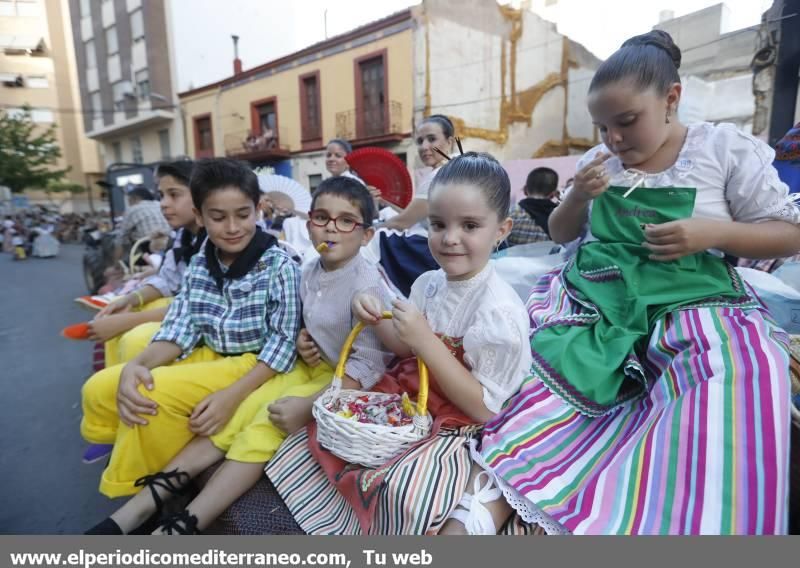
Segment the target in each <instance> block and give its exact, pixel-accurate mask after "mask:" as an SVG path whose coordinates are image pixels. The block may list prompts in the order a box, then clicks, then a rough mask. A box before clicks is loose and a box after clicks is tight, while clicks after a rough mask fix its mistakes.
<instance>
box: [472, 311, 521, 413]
mask: <svg viewBox="0 0 800 568" xmlns="http://www.w3.org/2000/svg"><path fill="white" fill-rule="evenodd" d="M528 325H529V324H528V316H527V313H525V311H524V309H517V310H514V309H512V308H511V307H510V306H498V307H496V308H492V309H490V310H486V312H484V313H480V314H479V315H478V317H477V318H476V320H475V322H474V323H473V325H471V326H470V328H469V329H468V330H467V333H466V334H465V335H464V361H465V362H466V363H467V365H469V366H470V368H471V369H472V374H473V376H474V377H475V378H476V379H478V381H479V382H480V383H481V385H482V386H483V402H484V404H485V405H486V408H488V409H489V410H491V411H492V412H499V411H500V408H501V407H502V406H503V403H505V401H506V400H508V398H509V397H511V395H513V394H514V393H515V392H516V391H517V390H518V389H519V386H520V385H521V384H522V380H523V379H524V378H525V373H526V372H527V371H528V369H530V357H531V355H530V347H529V346H528V332H529V328H528Z"/></svg>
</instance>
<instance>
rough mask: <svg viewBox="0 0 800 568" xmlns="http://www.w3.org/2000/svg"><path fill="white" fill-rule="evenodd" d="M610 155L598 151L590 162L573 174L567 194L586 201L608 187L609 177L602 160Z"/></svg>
mask: <svg viewBox="0 0 800 568" xmlns="http://www.w3.org/2000/svg"><path fill="white" fill-rule="evenodd" d="M610 157H611V154H606V153H605V152H598V153H597V155H596V156H595V157H594V159H593V160H592V161H591V162H589V163H588V164H586V165H585V166H583V168H581V170H580V171H579V172H578V173H577V174H575V180H574V181H573V183H572V189H571V190H570V192H569V194H568V195H570V196H572V197H573V198H575V199H578V200H579V201H582V202H588V201H591V200H592V199H594V198H596V197H597V196H599V195H600V194H602V193H604V192H605V190H606V189H608V183H609V181H610V178H609V177H608V172H606V168H605V167H604V166H603V162H605V161H606V160H607V159H609V158H610Z"/></svg>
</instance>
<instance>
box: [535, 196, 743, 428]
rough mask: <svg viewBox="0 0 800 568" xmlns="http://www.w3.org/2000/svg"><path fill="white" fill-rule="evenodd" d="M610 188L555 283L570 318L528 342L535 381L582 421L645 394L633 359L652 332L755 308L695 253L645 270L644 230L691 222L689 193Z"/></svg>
mask: <svg viewBox="0 0 800 568" xmlns="http://www.w3.org/2000/svg"><path fill="white" fill-rule="evenodd" d="M627 190H628V188H626V187H616V186H612V187H610V188H609V189H608V190H607V191H606V192H605V193H603V194H602V195H600V196H599V197H598V198H596V199H595V200H594V202H593V204H592V213H591V231H592V234H593V235H594V236H595V237H596V238H597V239H598V240H597V241H591V242H587V243H584V244H583V245H582V246H581V247H580V248H579V249H578V252H577V254H576V256H575V258H574V259H573V260H572V261H571V262H569V263H568V264H567V265H566V266H565V267H564V270H563V271H562V273H561V276H560V277H561V281H562V284H563V285H564V286H565V288H566V290H567V293H568V294H569V295H570V296H571V297H572V299H573V300H575V301H577V302H578V303H580V304H581V305H582V309H580V310H579V313H578V314H572V315H571V316H569V317H567V318H565V319H564V320H563V321H559V320H556V321H553V322H551V323H549V324H548V325H546V326H543V327H542V328H540V329H538V330H536V331H535V332H534V333H533V336H532V338H531V349H532V352H533V357H534V364H533V365H534V366H533V369H534V371H536V372H537V374H538V375H539V376H540V377H541V378H542V380H543V381H544V382H545V384H547V385H548V386H549V387H550V389H551V390H553V391H554V392H556V393H558V394H559V395H560V396H562V397H563V398H564V399H565V400H567V402H569V403H570V404H572V405H573V406H574V407H575V408H577V409H578V410H579V411H581V412H583V413H584V414H588V415H590V416H599V415H602V414H605V413H606V412H608V411H609V410H610V409H612V408H613V407H614V406H616V405H618V404H621V403H622V402H624V401H625V400H628V399H630V398H632V397H634V396H638V395H640V394H642V393H643V392H644V391H645V390H646V389H647V382H646V379H645V373H644V368H643V366H642V364H641V363H640V356H639V354H643V353H644V351H645V350H646V349H647V344H648V339H649V336H650V333H651V331H652V329H653V326H654V325H655V323H656V322H657V321H658V320H659V319H660V318H662V317H664V316H665V315H666V314H667V313H669V312H672V311H674V310H677V309H688V308H690V307H701V306H712V305H713V306H738V307H755V306H756V305H757V304H756V303H755V302H754V301H753V300H751V298H750V297H749V296H748V295H747V293H746V291H745V287H744V285H743V283H742V281H741V279H740V278H739V276H738V274H737V273H736V271H735V270H734V269H733V268H732V267H731V266H729V265H728V264H727V263H726V262H725V261H724V260H723V259H721V258H719V257H716V256H714V255H712V254H710V253H708V252H701V253H697V254H693V255H689V256H685V257H682V258H680V259H677V260H674V261H668V262H662V261H656V260H651V259H650V258H649V256H650V255H651V254H652V252H651V251H650V249H648V248H646V247H644V246H643V245H642V243H643V242H644V241H645V240H646V239H645V235H644V227H643V225H644V224H661V223H666V222H669V221H675V220H678V219H685V218H688V217H691V215H692V212H693V210H694V203H695V194H696V190H695V189H693V188H674V187H669V188H639V189H637V190H636V191H634V192H633V193H631V194H630V195H629V196H628V197H627V198H625V197H623V194H624V193H625V192H626V191H627Z"/></svg>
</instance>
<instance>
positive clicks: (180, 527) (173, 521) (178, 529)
mask: <svg viewBox="0 0 800 568" xmlns="http://www.w3.org/2000/svg"><path fill="white" fill-rule="evenodd" d="M159 528H160V529H161V530H162V531H163V532H164V533H165V534H170V535H175V534H179V535H189V534H200V531H199V530H197V517H195V516H194V515H192V514H191V513H190V512H189V511H187V510H186V509H184V510H183V511H180V512H179V513H175V514H173V515H170V516H168V517H166V518H165V519H164V520H163V521H161V525H160V527H159Z"/></svg>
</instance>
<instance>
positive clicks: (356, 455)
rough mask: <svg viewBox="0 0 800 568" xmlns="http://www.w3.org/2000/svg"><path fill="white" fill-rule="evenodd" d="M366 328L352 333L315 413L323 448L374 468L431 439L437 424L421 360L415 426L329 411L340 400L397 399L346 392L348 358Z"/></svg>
mask: <svg viewBox="0 0 800 568" xmlns="http://www.w3.org/2000/svg"><path fill="white" fill-rule="evenodd" d="M391 317H392V314H391V313H390V312H384V313H383V318H384V319H390V318H391ZM363 327H364V326H363V324H362V323H360V322H359V323H358V324H356V326H355V327H354V328H353V331H351V332H350V335H349V336H348V338H347V341H345V343H344V346H343V347H342V352H341V354H340V355H339V364H338V365H337V366H336V371H335V373H334V375H333V381H332V382H331V386H330V388H329V389H328V390H327V391H326V392H325V393H324V394H323V395H322V396H321V397H319V398H318V399H317V400H316V401H315V402H314V408H313V413H314V418H315V419H316V421H317V440H318V441H319V443H320V444H321V445H322V447H324V448H326V449H327V450H329V451H330V452H331V453H332V454H334V455H335V456H337V457H339V458H341V459H343V460H345V461H347V462H350V463H357V464H361V465H363V466H366V467H373V468H374V467H380V466H382V465H383V464H385V463H386V462H387V461H389V460H391V459H392V458H394V457H395V456H397V455H399V454H400V453H402V452H403V451H404V450H405V449H407V448H408V447H409V446H411V445H413V444H415V443H417V442H419V441H420V440H421V439H422V438H424V437H425V436H427V435H428V433H429V432H430V430H431V424H432V422H433V421H432V419H431V416H430V414H429V413H428V408H427V406H428V368H427V367H426V366H425V363H423V362H422V361H421V360H419V359H418V364H419V383H420V386H419V395H418V396H417V409H416V415H415V416H413V418H412V423H411V424H406V425H403V426H384V425H381V424H365V423H361V422H357V421H355V420H348V419H347V418H344V417H342V416H339V415H337V414H336V413H335V412H331V411H330V410H328V408H326V407H327V406H329V405H331V403H333V402H334V401H335V400H336V399H337V398H340V397H348V398H349V397H352V396H368V397H369V399H370V401H376V402H377V401H381V400H386V399H388V398H391V397H393V396H394V395H389V394H383V393H378V392H363V391H356V390H348V389H345V390H343V389H342V377H343V376H344V367H345V363H347V357H348V355H349V354H350V349H351V348H352V346H353V342H354V341H355V339H356V337H357V336H358V334H359V333H360V332H361V330H362V329H363Z"/></svg>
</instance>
